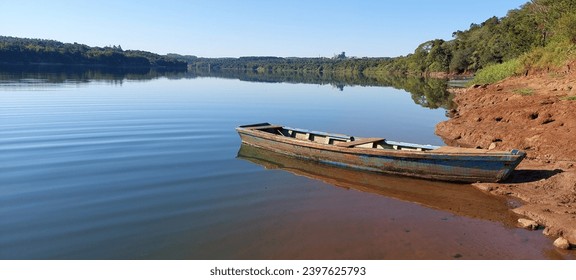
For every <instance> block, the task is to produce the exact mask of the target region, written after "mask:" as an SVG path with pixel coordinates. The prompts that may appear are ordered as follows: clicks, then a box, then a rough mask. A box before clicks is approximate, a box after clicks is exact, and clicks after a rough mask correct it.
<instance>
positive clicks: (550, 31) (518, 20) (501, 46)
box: [171, 0, 576, 76]
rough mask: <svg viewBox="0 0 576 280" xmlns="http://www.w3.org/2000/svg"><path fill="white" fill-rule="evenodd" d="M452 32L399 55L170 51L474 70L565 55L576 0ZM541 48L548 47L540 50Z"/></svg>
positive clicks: (393, 70)
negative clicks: (304, 55)
mask: <svg viewBox="0 0 576 280" xmlns="http://www.w3.org/2000/svg"><path fill="white" fill-rule="evenodd" d="M452 37H453V39H452V40H448V41H446V40H442V39H434V40H430V41H427V42H424V43H422V44H420V45H419V46H418V47H417V48H416V49H415V50H414V52H413V53H411V54H409V55H406V56H401V57H396V58H354V57H347V56H346V54H345V52H342V53H341V54H339V55H335V56H334V57H332V58H282V57H240V58H200V57H196V56H179V55H175V54H173V55H171V57H174V58H177V59H181V60H185V61H187V62H188V63H189V69H190V70H193V71H195V70H202V71H226V70H235V71H238V70H241V71H252V72H256V73H279V72H286V71H289V72H302V73H319V74H323V73H328V72H335V73H356V74H363V75H367V76H375V75H381V74H395V75H423V76H426V75H430V74H433V73H449V74H456V75H458V74H471V73H475V72H476V71H478V70H480V69H483V68H485V67H487V66H490V65H495V64H500V63H503V62H506V61H509V60H513V59H516V58H519V57H521V56H530V54H531V53H533V52H535V50H540V52H539V53H536V54H533V55H532V56H538V57H542V56H546V54H548V56H552V57H554V56H556V57H565V56H558V55H557V53H556V52H557V49H564V50H566V49H572V48H573V47H574V46H575V44H576V1H574V0H532V1H529V2H527V3H526V4H524V5H522V6H521V7H520V8H518V9H514V10H510V11H509V12H508V14H507V15H506V16H505V17H502V18H498V17H492V18H489V19H487V20H486V21H484V22H482V23H480V24H471V25H470V28H469V29H468V30H464V31H461V30H458V31H456V32H454V33H453V34H452ZM550 45H555V47H549V46H550ZM542 48H548V49H544V51H542ZM554 49H556V50H554ZM564 52H565V53H567V54H569V53H570V52H568V51H564ZM572 53H573V52H572ZM528 62H530V61H528ZM528 62H527V63H528Z"/></svg>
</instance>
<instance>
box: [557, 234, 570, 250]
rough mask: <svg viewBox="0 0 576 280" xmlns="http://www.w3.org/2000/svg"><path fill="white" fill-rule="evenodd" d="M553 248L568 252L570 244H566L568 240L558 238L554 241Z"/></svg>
mask: <svg viewBox="0 0 576 280" xmlns="http://www.w3.org/2000/svg"><path fill="white" fill-rule="evenodd" d="M554 246H556V247H558V248H560V249H562V250H568V249H570V242H568V240H566V238H564V237H558V238H557V239H556V240H554Z"/></svg>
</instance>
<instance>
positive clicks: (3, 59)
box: [0, 36, 187, 70]
mask: <svg viewBox="0 0 576 280" xmlns="http://www.w3.org/2000/svg"><path fill="white" fill-rule="evenodd" d="M0 65H65V66H91V67H110V68H165V69H181V70H186V67H187V65H186V63H185V62H182V61H178V60H175V59H173V58H169V57H167V56H162V55H158V54H155V53H151V52H145V51H136V50H126V51H125V50H122V47H121V46H109V47H90V46H87V45H84V44H78V43H62V42H59V41H55V40H44V39H28V38H17V37H7V36H0Z"/></svg>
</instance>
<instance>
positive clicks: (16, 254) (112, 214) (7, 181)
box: [0, 77, 573, 259]
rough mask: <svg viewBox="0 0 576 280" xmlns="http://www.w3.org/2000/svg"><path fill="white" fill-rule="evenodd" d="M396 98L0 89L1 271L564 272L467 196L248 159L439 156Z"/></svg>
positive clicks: (209, 83)
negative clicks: (144, 265)
mask: <svg viewBox="0 0 576 280" xmlns="http://www.w3.org/2000/svg"><path fill="white" fill-rule="evenodd" d="M445 119H446V116H445V110H443V109H428V108H424V107H421V106H420V105H417V104H415V103H414V100H413V98H412V97H411V95H410V94H409V93H407V92H405V91H403V90H399V89H393V88H390V87H376V86H371V87H361V86H353V87H349V86H348V87H345V88H344V90H340V89H339V88H336V87H333V86H330V85H314V84H294V83H255V82H245V81H240V80H236V79H221V78H180V79H168V78H165V77H159V78H154V79H151V80H130V79H128V78H124V79H121V80H120V81H119V80H110V81H108V80H105V79H95V80H91V79H79V80H74V79H72V80H68V79H64V80H59V81H58V82H54V81H50V80H47V79H44V78H26V79H23V78H18V79H13V80H10V79H4V80H2V82H1V83H0V259H562V258H573V257H571V256H570V255H565V254H563V253H562V252H561V251H558V250H556V249H555V248H554V247H553V246H552V241H551V240H549V239H548V238H546V237H544V236H543V235H542V233H541V232H540V231H527V230H523V229H517V228H516V227H515V219H516V218H517V217H515V216H513V215H512V214H511V211H509V210H508V209H509V207H511V205H513V204H514V202H512V201H508V200H504V199H499V198H495V197H492V196H488V195H486V194H484V193H482V192H480V191H477V190H475V189H473V188H472V187H471V186H470V185H454V184H447V183H439V182H428V181H421V180H411V179H406V178H398V177H387V176H382V175H376V174H371V173H362V172H360V173H359V172H354V171H350V170H344V169H342V170H340V169H337V168H335V167H328V166H322V165H318V164H314V163H310V162H305V161H304V162H302V161H301V162H298V161H294V160H293V159H290V158H285V157H282V156H278V155H274V154H269V153H266V152H263V151H258V150H254V149H251V148H250V147H244V146H242V145H241V143H240V139H239V137H238V135H237V133H236V132H235V130H234V128H235V127H236V126H238V125H243V124H250V123H260V122H270V123H276V124H282V125H288V126H292V127H300V128H306V129H311V130H319V131H328V132H335V133H345V134H349V135H355V136H367V137H384V138H387V139H390V140H397V141H406V142H415V143H420V144H433V145H442V144H443V143H442V141H441V140H440V139H439V138H438V137H437V136H435V135H434V126H435V125H436V123H438V122H440V121H442V120H445Z"/></svg>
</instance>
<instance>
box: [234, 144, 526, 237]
mask: <svg viewBox="0 0 576 280" xmlns="http://www.w3.org/2000/svg"><path fill="white" fill-rule="evenodd" d="M238 158H240V159H244V160H247V161H250V162H252V163H256V164H258V165H261V166H263V167H264V168H266V169H281V170H285V171H288V172H291V173H293V174H295V175H299V176H304V177H307V178H311V179H315V180H320V181H322V182H325V183H327V184H330V185H334V186H337V187H341V188H346V189H354V190H357V191H362V192H367V193H373V194H378V195H383V196H386V197H390V198H394V199H398V200H402V201H406V202H412V203H417V204H419V205H422V206H425V207H428V208H432V209H437V210H442V211H447V212H450V213H453V214H455V215H459V216H466V217H470V218H478V219H483V220H489V221H494V222H501V223H503V224H505V225H507V226H510V227H513V226H514V225H515V223H516V219H517V216H515V214H514V213H512V211H509V210H510V206H509V203H508V201H507V200H506V199H502V198H498V197H494V196H492V195H490V194H486V193H483V192H482V191H480V190H477V189H475V188H474V187H472V186H471V185H468V184H455V183H447V182H439V181H428V180H423V179H414V178H409V177H402V176H393V175H385V174H380V173H375V172H368V171H357V170H352V169H347V168H341V167H337V166H332V165H327V164H322V163H318V162H314V161H309V160H305V159H299V158H295V157H290V156H286V155H283V154H280V153H276V152H273V151H270V150H266V149H262V148H258V147H254V146H251V145H247V144H244V143H243V144H242V145H241V146H240V150H239V151H238Z"/></svg>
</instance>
